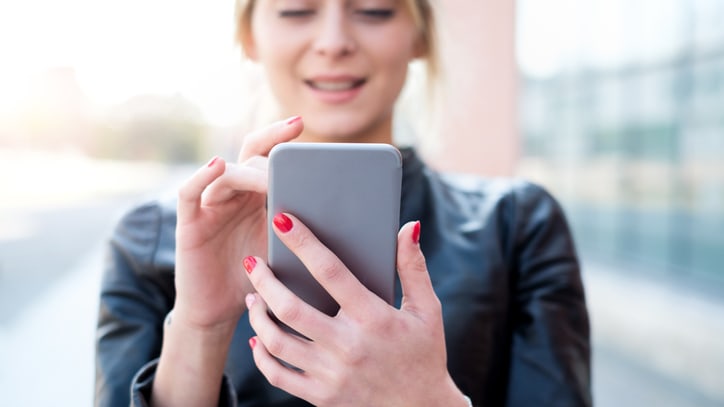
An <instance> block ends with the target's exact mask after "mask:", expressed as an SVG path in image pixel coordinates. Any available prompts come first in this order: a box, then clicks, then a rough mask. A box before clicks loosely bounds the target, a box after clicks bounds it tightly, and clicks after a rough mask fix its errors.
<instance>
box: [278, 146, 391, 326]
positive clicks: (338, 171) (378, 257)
mask: <svg viewBox="0 0 724 407" xmlns="http://www.w3.org/2000/svg"><path fill="white" fill-rule="evenodd" d="M401 180H402V158H401V155H400V152H399V151H398V150H397V149H396V148H394V147H392V146H390V145H387V144H359V143H283V144H279V145H277V146H275V147H274V148H273V149H272V151H271V153H270V155H269V194H268V210H269V219H270V222H269V225H268V227H269V265H270V267H271V269H272V270H273V271H274V274H275V275H276V276H277V278H279V279H280V280H281V281H282V282H283V283H284V284H285V285H287V287H289V288H290V289H291V290H292V291H293V292H295V293H296V294H297V295H298V296H299V297H300V298H301V299H302V300H304V301H305V302H307V303H309V304H311V305H313V306H314V307H316V308H317V309H319V310H321V311H323V312H325V313H326V314H328V315H335V314H336V313H337V311H338V308H339V306H338V305H337V303H336V302H335V301H334V300H333V299H332V298H331V296H329V294H327V292H326V291H325V290H324V289H323V288H322V287H321V286H320V285H319V283H317V281H316V280H314V278H313V277H312V275H311V274H310V273H309V272H308V271H307V269H306V268H305V267H304V265H303V264H302V263H301V261H300V260H299V259H298V258H297V257H296V256H295V255H294V254H293V253H292V252H291V251H290V250H289V249H288V248H287V247H286V246H284V244H283V243H282V242H281V241H280V240H279V239H278V238H277V237H276V235H275V233H274V231H273V229H272V226H271V218H272V217H273V216H274V215H275V214H277V213H279V212H288V213H291V214H293V215H295V216H297V217H298V218H299V219H300V220H301V221H302V222H304V224H305V225H307V226H308V227H309V228H310V229H311V230H312V232H314V234H315V235H316V236H317V237H318V238H319V239H320V240H321V241H322V243H324V245H325V246H327V247H328V248H329V249H330V250H332V252H334V253H335V254H336V255H337V257H339V258H340V260H341V261H342V263H344V264H345V265H346V266H347V267H348V268H349V269H350V271H351V272H352V273H353V274H354V275H355V276H356V277H357V279H359V280H360V281H361V282H362V284H364V285H365V286H366V287H367V288H369V289H370V290H371V291H372V292H374V293H376V294H377V295H378V296H380V297H381V298H382V299H384V300H385V301H387V302H388V303H390V304H392V303H393V301H394V280H395V272H396V271H395V270H396V254H397V231H398V228H399V213H400V188H401Z"/></svg>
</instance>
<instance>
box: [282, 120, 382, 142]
mask: <svg viewBox="0 0 724 407" xmlns="http://www.w3.org/2000/svg"><path fill="white" fill-rule="evenodd" d="M332 133H333V134H331V135H330V134H321V133H317V132H315V131H314V130H312V129H309V128H305V130H304V131H303V132H302V134H301V135H300V136H299V137H297V139H296V141H299V142H307V143H310V142H316V143H382V144H393V143H392V117H389V118H388V119H385V120H382V121H380V122H378V123H373V124H372V125H370V126H368V127H367V128H365V129H362V130H361V131H359V132H357V133H352V134H350V133H346V132H344V131H337V132H332ZM335 133H336V134H335Z"/></svg>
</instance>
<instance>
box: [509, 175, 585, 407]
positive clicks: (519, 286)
mask: <svg viewBox="0 0 724 407" xmlns="http://www.w3.org/2000/svg"><path fill="white" fill-rule="evenodd" d="M513 200H514V205H513V207H514V208H515V209H514V210H513V211H512V218H513V219H512V220H513V223H512V226H513V228H514V231H515V232H514V233H513V241H512V245H513V250H512V252H513V253H515V255H514V258H513V259H512V260H513V262H514V263H515V264H514V265H513V266H514V269H515V270H516V272H515V273H512V277H511V278H513V279H514V281H512V287H514V288H513V289H514V292H513V304H512V311H513V312H512V315H511V318H512V321H511V322H512V347H511V361H510V376H509V386H508V389H509V391H508V396H507V400H508V403H507V404H508V405H509V406H590V405H591V404H592V401H591V390H590V384H591V380H590V357H591V350H590V338H589V336H590V329H589V320H588V313H587V310H586V304H585V296H584V291H583V285H582V281H581V274H580V267H579V263H578V259H577V256H576V251H575V247H574V244H573V239H572V236H571V233H570V231H569V228H568V225H567V223H566V220H565V217H564V214H563V211H562V209H561V207H560V206H559V205H558V203H557V202H556V201H555V200H554V199H553V198H552V197H551V196H550V195H549V194H548V193H547V192H545V191H544V190H543V189H542V188H540V187H537V186H534V185H531V184H523V185H522V186H521V187H519V188H516V189H515V191H514V192H513Z"/></svg>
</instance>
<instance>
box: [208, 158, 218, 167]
mask: <svg viewBox="0 0 724 407" xmlns="http://www.w3.org/2000/svg"><path fill="white" fill-rule="evenodd" d="M218 159H219V157H218V156H216V157H214V158H212V159H211V161H209V163H208V164H206V166H207V167H211V166H212V165H214V163H216V161H217V160H218Z"/></svg>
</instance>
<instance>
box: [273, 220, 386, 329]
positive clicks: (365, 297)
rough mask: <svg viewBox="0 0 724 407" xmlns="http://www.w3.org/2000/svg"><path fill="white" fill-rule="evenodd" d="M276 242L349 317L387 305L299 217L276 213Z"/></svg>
mask: <svg viewBox="0 0 724 407" xmlns="http://www.w3.org/2000/svg"><path fill="white" fill-rule="evenodd" d="M272 223H273V224H274V229H275V231H276V234H277V236H278V237H279V239H280V240H281V241H282V243H284V245H286V246H287V247H288V248H289V250H291V251H292V253H294V254H295V255H296V256H297V257H298V258H299V260H301V262H302V264H304V266H305V267H306V268H307V270H309V272H310V274H312V276H313V277H314V279H315V280H317V282H319V284H320V285H321V286H322V287H323V288H324V289H325V290H326V291H327V292H328V293H329V295H331V296H332V298H333V299H334V300H335V301H337V304H339V306H340V308H342V309H344V310H345V311H346V312H348V313H350V314H352V315H360V314H364V315H368V314H369V313H370V307H373V306H379V304H378V303H383V304H385V305H386V303H385V302H384V301H383V300H382V299H380V298H379V297H378V296H376V295H375V294H373V293H372V292H371V291H370V290H368V289H367V287H365V286H364V285H362V283H360V282H359V280H357V278H356V277H355V276H354V275H353V274H352V272H350V271H349V269H348V268H347V267H346V266H345V265H344V264H343V263H342V262H341V261H340V260H339V258H338V257H337V256H336V255H335V254H334V253H332V251H330V250H329V249H328V248H327V247H326V246H324V244H322V242H320V241H319V240H318V239H317V238H316V236H314V234H313V233H312V231H311V230H309V228H307V227H306V226H305V225H304V224H303V223H302V222H301V221H300V220H299V219H298V218H296V217H294V216H293V215H289V214H286V213H280V214H277V215H276V216H275V217H274V219H273V222H272Z"/></svg>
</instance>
